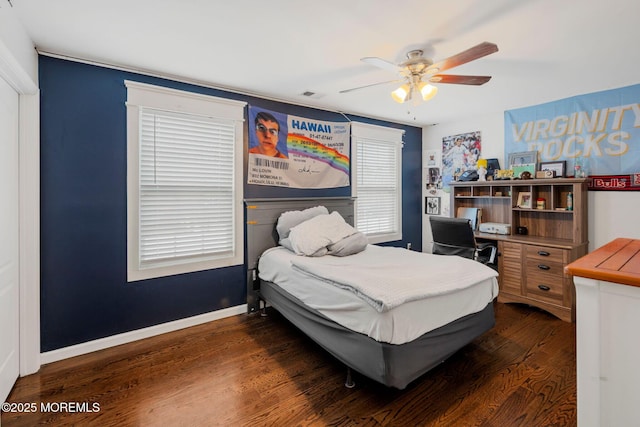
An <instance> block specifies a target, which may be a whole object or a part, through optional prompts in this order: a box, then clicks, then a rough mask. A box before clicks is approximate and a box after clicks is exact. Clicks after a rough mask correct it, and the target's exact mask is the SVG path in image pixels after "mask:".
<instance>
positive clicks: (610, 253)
mask: <svg viewBox="0 0 640 427" xmlns="http://www.w3.org/2000/svg"><path fill="white" fill-rule="evenodd" d="M565 270H566V271H567V272H568V273H569V274H572V275H574V276H580V277H586V278H588V279H595V280H604V281H606V282H612V283H620V284H623V285H629V286H638V287H640V240H638V239H625V238H619V239H615V240H613V241H611V242H609V243H607V244H606V245H604V246H602V247H601V248H598V249H596V250H595V251H593V252H591V253H589V254H587V255H585V256H583V257H582V258H578V259H577V260H575V261H574V262H572V263H571V264H569V265H567V266H566V267H565Z"/></svg>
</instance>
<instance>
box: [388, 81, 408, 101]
mask: <svg viewBox="0 0 640 427" xmlns="http://www.w3.org/2000/svg"><path fill="white" fill-rule="evenodd" d="M391 97H392V98H393V100H394V101H396V102H397V103H399V104H402V103H403V102H405V101H408V100H409V99H410V98H411V88H410V87H409V85H408V84H406V83H405V84H403V85H402V86H400V87H399V88H398V89H396V90H394V91H393V92H391Z"/></svg>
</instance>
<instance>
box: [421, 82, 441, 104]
mask: <svg viewBox="0 0 640 427" xmlns="http://www.w3.org/2000/svg"><path fill="white" fill-rule="evenodd" d="M437 93H438V88H437V87H435V86H433V85H430V84H429V83H424V82H423V83H421V84H420V95H422V99H424V100H425V101H428V100H430V99H431V98H433V97H434V96H436V94H437Z"/></svg>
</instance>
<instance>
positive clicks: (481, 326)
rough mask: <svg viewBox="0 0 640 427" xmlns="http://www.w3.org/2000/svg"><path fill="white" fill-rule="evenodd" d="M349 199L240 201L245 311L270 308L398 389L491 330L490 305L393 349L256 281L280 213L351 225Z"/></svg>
mask: <svg viewBox="0 0 640 427" xmlns="http://www.w3.org/2000/svg"><path fill="white" fill-rule="evenodd" d="M353 204H354V200H353V199H351V198H323V199H251V200H245V206H246V212H247V216H246V217H247V262H248V274H247V276H248V277H247V307H248V308H247V310H248V311H249V312H250V313H253V312H257V311H259V310H260V308H261V301H262V302H264V304H265V305H266V304H267V303H268V304H269V305H270V306H272V307H273V308H275V309H276V310H277V311H278V312H280V314H282V315H283V316H284V317H285V318H286V319H287V320H289V321H290V322H291V323H293V324H294V325H295V326H296V327H298V328H299V329H300V330H301V331H302V332H304V333H305V334H306V335H308V336H309V337H310V338H311V339H313V340H314V341H315V342H316V343H318V344H319V345H320V346H321V347H323V348H324V349H325V350H326V351H328V352H329V353H330V354H332V355H333V356H334V357H335V358H336V359H338V360H340V361H341V362H342V363H344V364H345V365H346V366H347V367H348V368H349V371H348V374H347V377H348V379H347V384H346V385H347V386H349V382H350V369H353V370H355V371H357V372H359V373H361V374H363V375H365V376H367V377H369V378H371V379H373V380H375V381H378V382H380V383H382V384H384V385H386V386H388V387H395V388H398V389H404V388H405V387H407V385H408V384H409V383H410V382H412V381H413V380H415V379H416V378H418V377H420V376H421V375H423V374H424V373H425V372H427V371H429V370H431V369H432V368H434V367H435V366H437V365H439V364H440V363H442V362H443V361H444V360H446V359H447V358H448V357H449V356H451V355H452V354H453V353H455V352H456V351H458V350H459V349H460V348H462V347H464V346H465V345H467V344H468V343H469V342H471V341H472V340H474V339H475V338H477V337H478V336H480V335H482V334H483V333H485V332H486V331H488V330H489V329H491V328H492V327H493V326H494V325H495V317H494V311H493V303H492V302H490V303H489V304H488V305H487V306H486V307H485V308H484V310H482V311H480V312H478V313H474V314H470V315H468V316H464V317H462V318H460V319H457V320H455V321H453V322H451V323H449V324H447V325H444V326H442V327H440V328H437V329H435V330H433V331H430V332H428V333H426V334H424V335H422V336H421V337H419V338H417V339H415V340H414V341H411V342H409V343H406V344H401V345H395V344H388V343H384V342H379V341H376V340H374V339H372V338H369V337H368V336H366V335H364V334H361V333H357V332H354V331H351V330H350V329H347V328H345V327H343V326H341V325H339V324H337V323H335V322H334V321H332V320H330V319H328V318H327V317H325V316H324V315H322V314H321V313H319V312H318V311H317V310H314V309H312V308H310V307H308V306H306V305H305V304H304V303H303V302H302V301H300V300H299V299H298V298H296V297H294V296H293V295H291V294H289V293H288V292H286V291H284V290H283V289H282V288H280V287H279V286H278V285H276V284H274V283H271V282H268V281H262V280H260V279H259V276H258V271H257V268H258V260H259V257H260V255H261V254H262V253H263V252H264V251H265V250H266V249H268V248H270V247H273V246H276V245H277V241H278V236H277V232H276V231H275V228H276V227H275V226H276V224H277V221H278V217H279V216H280V214H281V213H282V212H286V211H291V210H302V209H306V208H309V207H313V206H319V205H323V206H326V207H327V209H328V210H329V212H332V211H338V212H340V214H341V215H342V216H343V217H344V218H345V220H346V221H347V222H348V223H350V224H352V225H353V215H354V213H353Z"/></svg>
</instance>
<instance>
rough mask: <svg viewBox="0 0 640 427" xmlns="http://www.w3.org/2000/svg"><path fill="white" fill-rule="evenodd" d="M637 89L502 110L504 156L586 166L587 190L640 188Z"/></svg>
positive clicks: (639, 89) (569, 171) (639, 95)
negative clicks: (526, 153) (525, 155)
mask: <svg viewBox="0 0 640 427" xmlns="http://www.w3.org/2000/svg"><path fill="white" fill-rule="evenodd" d="M639 102H640V85H634V86H628V87H623V88H619V89H613V90H607V91H603V92H596V93H591V94H587V95H580V96H575V97H572V98H566V99H562V100H559V101H554V102H549V103H546V104H541V105H536V106H533V107H526V108H520V109H516V110H509V111H505V119H504V124H505V153H515V152H524V151H537V152H538V161H539V162H554V161H562V160H564V161H566V162H567V163H566V164H567V175H568V176H573V175H574V172H573V171H574V167H576V166H578V167H580V166H582V167H583V168H586V171H587V174H588V176H589V178H590V182H589V189H591V190H640V103H639Z"/></svg>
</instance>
